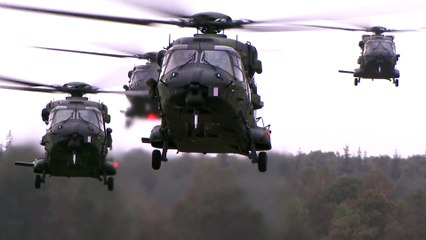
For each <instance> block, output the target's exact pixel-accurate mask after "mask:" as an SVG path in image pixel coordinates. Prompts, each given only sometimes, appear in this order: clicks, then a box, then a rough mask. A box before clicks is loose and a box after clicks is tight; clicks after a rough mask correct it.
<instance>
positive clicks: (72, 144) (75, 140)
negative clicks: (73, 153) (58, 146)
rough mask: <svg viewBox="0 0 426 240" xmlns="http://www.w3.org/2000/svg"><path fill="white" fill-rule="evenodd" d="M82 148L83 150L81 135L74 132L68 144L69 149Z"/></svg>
mask: <svg viewBox="0 0 426 240" xmlns="http://www.w3.org/2000/svg"><path fill="white" fill-rule="evenodd" d="M80 148H81V140H80V135H79V134H78V133H76V132H74V133H73V134H71V139H70V140H69V142H68V149H70V150H78V149H80Z"/></svg>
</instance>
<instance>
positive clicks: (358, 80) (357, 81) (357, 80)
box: [354, 78, 360, 86]
mask: <svg viewBox="0 0 426 240" xmlns="http://www.w3.org/2000/svg"><path fill="white" fill-rule="evenodd" d="M359 82H360V79H359V78H355V80H354V85H355V86H357V85H358V83H359Z"/></svg>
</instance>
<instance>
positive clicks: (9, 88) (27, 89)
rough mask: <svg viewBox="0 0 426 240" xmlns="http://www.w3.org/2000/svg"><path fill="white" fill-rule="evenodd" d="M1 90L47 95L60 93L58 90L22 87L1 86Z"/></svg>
mask: <svg viewBox="0 0 426 240" xmlns="http://www.w3.org/2000/svg"><path fill="white" fill-rule="evenodd" d="M0 88H1V89H8V90H17V91H27V92H47V93H59V91H57V90H56V89H49V88H33V87H20V86H6V85H0Z"/></svg>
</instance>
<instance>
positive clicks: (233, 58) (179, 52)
mask: <svg viewBox="0 0 426 240" xmlns="http://www.w3.org/2000/svg"><path fill="white" fill-rule="evenodd" d="M165 59H166V60H165V61H164V66H163V74H167V73H169V72H170V71H171V70H173V69H175V68H177V67H184V66H186V65H188V64H192V63H202V64H206V65H208V66H211V67H213V68H218V69H222V70H224V71H226V72H227V73H229V74H230V75H231V76H233V77H234V78H235V79H237V80H239V81H243V69H242V63H241V58H240V57H239V55H238V54H237V53H236V52H234V51H231V50H229V49H211V50H192V49H176V50H173V51H171V52H170V53H169V54H168V55H166V57H165Z"/></svg>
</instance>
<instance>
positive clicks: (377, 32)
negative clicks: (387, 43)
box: [369, 26, 388, 35]
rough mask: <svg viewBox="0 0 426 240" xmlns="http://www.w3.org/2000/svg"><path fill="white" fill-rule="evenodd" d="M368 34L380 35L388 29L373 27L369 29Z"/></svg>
mask: <svg viewBox="0 0 426 240" xmlns="http://www.w3.org/2000/svg"><path fill="white" fill-rule="evenodd" d="M369 31H370V32H373V33H374V34H375V35H382V34H383V33H385V32H388V29H387V28H385V27H380V26H374V27H371V28H370V29H369Z"/></svg>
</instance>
